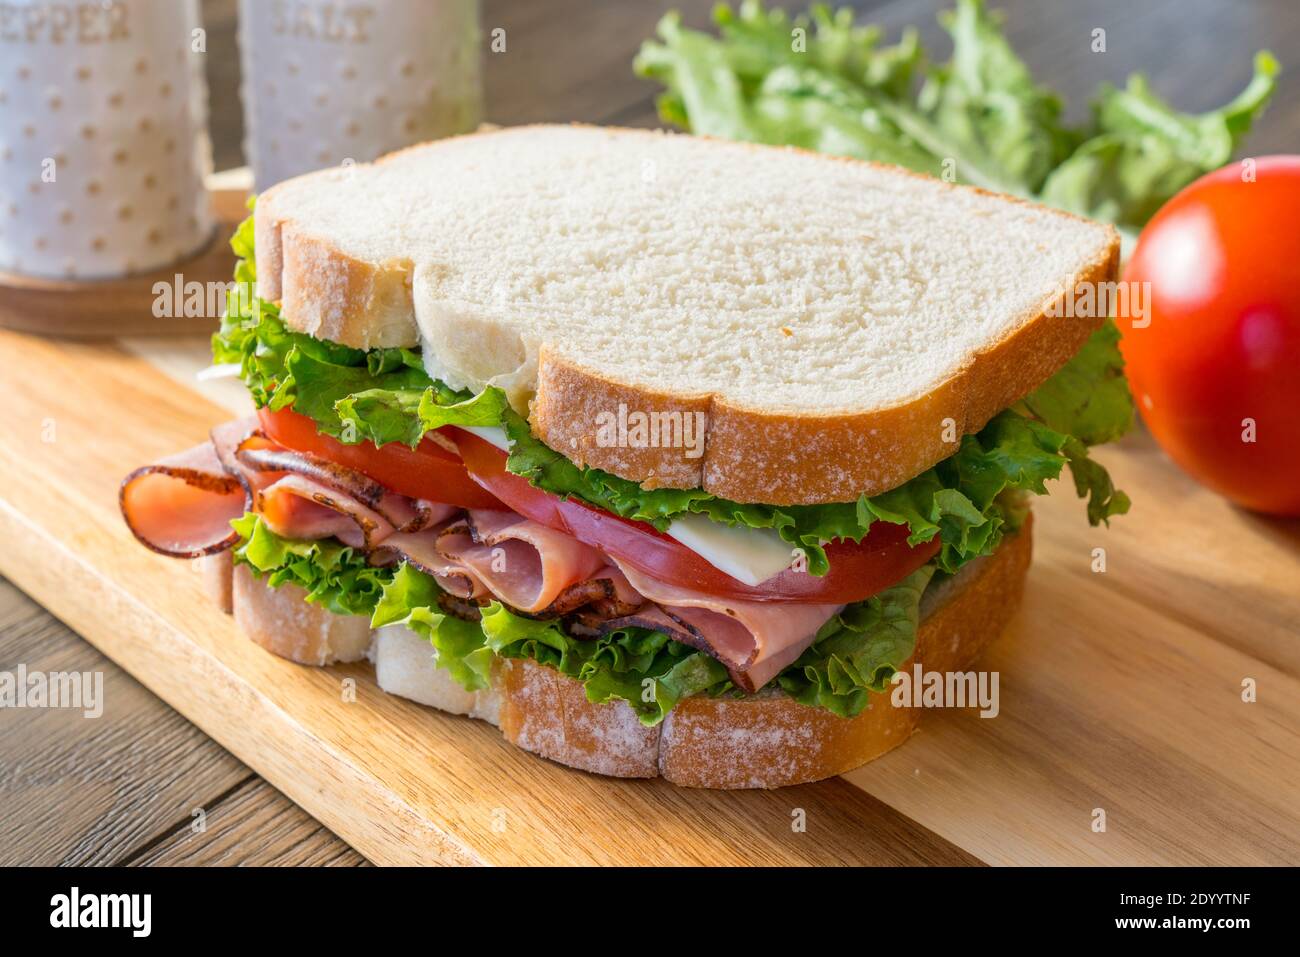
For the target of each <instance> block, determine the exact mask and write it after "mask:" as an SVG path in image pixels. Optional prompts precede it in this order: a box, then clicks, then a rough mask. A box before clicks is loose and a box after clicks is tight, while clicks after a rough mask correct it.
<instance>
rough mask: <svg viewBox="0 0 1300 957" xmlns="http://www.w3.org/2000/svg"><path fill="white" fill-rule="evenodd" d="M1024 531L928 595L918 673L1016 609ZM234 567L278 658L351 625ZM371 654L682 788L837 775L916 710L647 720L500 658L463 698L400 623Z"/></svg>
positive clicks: (694, 707)
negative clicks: (485, 680)
mask: <svg viewBox="0 0 1300 957" xmlns="http://www.w3.org/2000/svg"><path fill="white" fill-rule="evenodd" d="M1031 528H1032V517H1031V519H1030V520H1029V521H1027V522H1026V524H1025V525H1024V526H1023V527H1022V528H1021V530H1020V532H1019V533H1018V534H1016V535H1012V536H1009V537H1007V538H1006V539H1005V540H1004V541H1003V543H1002V546H1001V547H1000V548H999V549H998V550H997V551H996V552H995V553H994V554H992V555H990V556H988V557H986V558H982V559H977V560H976V561H974V562H971V563H970V564H968V565H967V566H966V567H964V568H963V569H962V570H961V572H960V573H958V575H957V576H955V577H954V578H953V579H951V580H950V581H948V582H946V583H945V584H944V585H943V586H942V587H940V588H934V589H929V590H927V592H926V594H925V597H924V598H923V600H922V607H921V626H920V630H919V633H918V636H917V647H916V653H915V655H914V656H913V658H912V661H920V662H921V663H922V664H923V665H924V667H925V669H926V670H927V671H940V672H947V671H964V670H967V669H969V668H970V667H971V665H972V663H973V662H974V661H975V659H976V658H977V657H978V656H979V654H980V652H981V651H983V649H984V648H985V646H987V645H988V643H989V642H990V641H992V640H993V639H994V638H995V637H997V635H999V634H1000V633H1001V631H1002V629H1003V627H1004V626H1005V624H1006V622H1007V621H1008V619H1009V618H1010V617H1011V615H1012V614H1013V613H1014V611H1015V610H1016V608H1017V606H1018V605H1019V603H1020V597H1021V593H1022V591H1023V589H1024V581H1025V574H1026V572H1027V571H1028V568H1029V561H1030V554H1031V550H1032V544H1031V538H1030V534H1031ZM225 554H226V555H227V556H228V554H229V553H225ZM227 560H228V558H227ZM244 572H245V574H244V575H243V576H241V575H240V574H239V573H238V570H237V572H236V576H235V582H236V591H235V594H234V603H235V618H236V621H237V622H238V623H239V624H240V626H241V627H242V628H244V630H245V633H247V634H248V635H249V636H250V637H251V638H253V640H255V641H257V642H258V643H259V644H261V645H262V646H263V647H266V648H268V649H269V650H271V651H273V652H275V653H277V654H280V655H284V656H286V657H293V656H294V654H297V653H298V652H299V650H300V649H301V648H303V647H304V646H305V645H315V644H316V643H317V636H319V635H321V634H327V633H328V632H329V629H330V628H331V627H332V626H331V624H330V621H329V620H330V619H334V620H335V622H334V624H335V625H337V626H338V627H340V628H343V629H351V628H353V627H354V625H353V622H354V621H356V620H359V619H356V620H354V619H346V618H338V617H337V616H334V615H331V614H330V613H329V612H327V611H323V610H321V609H319V608H317V607H315V606H312V605H307V604H306V603H305V602H303V601H302V598H301V589H296V590H295V589H293V588H290V587H281V588H279V589H272V588H269V587H267V586H265V585H263V584H262V583H260V582H258V581H257V580H256V579H253V578H252V577H251V576H250V575H247V569H244ZM210 574H213V575H217V574H219V573H218V572H215V571H210ZM295 591H296V594H295ZM304 607H305V608H306V609H307V610H306V611H304V610H303V609H304ZM304 634H306V635H308V636H310V637H309V638H307V639H304V637H303V636H304ZM317 657H320V656H319V655H317ZM370 657H371V660H372V661H373V662H374V664H375V673H376V678H377V680H378V683H379V686H380V687H381V688H383V689H384V690H385V691H389V692H391V693H394V694H399V695H402V696H403V697H406V698H411V699H412V700H415V701H418V702H420V703H421V704H426V705H430V706H432V707H435V708H439V709H441V710H443V711H448V712H450V713H452V714H463V715H469V716H471V717H476V718H481V719H483V720H485V721H487V722H489V723H490V724H493V725H497V726H498V727H500V728H501V731H502V734H503V735H504V736H505V738H506V740H507V741H510V742H511V743H512V744H515V745H516V746H518V747H520V748H523V749H525V750H527V751H532V752H534V753H536V754H539V755H541V756H543V757H546V758H550V759H551V760H553V761H557V762H559V763H560V764H564V765H567V766H569V767H573V768H579V769H581V770H585V771H591V772H593V773H597V774H606V775H611V776H615V777H656V776H662V777H664V778H666V779H668V780H669V781H672V782H673V783H675V784H680V785H683V786H686V787H706V788H754V787H764V788H772V787H783V786H785V785H788V784H802V783H806V782H808V781H817V780H820V779H821V778H825V777H830V776H832V775H836V774H842V773H843V772H845V771H848V770H851V769H853V768H856V767H858V766H860V765H862V764H865V763H866V762H868V761H871V760H873V759H875V758H877V757H879V756H880V755H882V754H884V753H885V752H886V751H889V750H891V749H892V748H895V747H897V746H898V745H900V744H902V743H903V742H904V741H906V740H907V738H908V737H909V736H910V735H911V733H912V732H913V731H915V730H916V726H917V723H918V721H919V720H920V714H919V712H918V711H917V710H916V709H912V708H896V707H893V706H892V704H891V702H890V700H889V697H888V696H887V695H873V696H872V701H871V707H870V708H868V709H866V710H864V711H862V712H861V713H860V714H859V715H857V716H856V717H854V718H851V719H844V718H839V717H836V716H835V715H833V714H831V713H830V712H828V711H825V710H821V709H817V708H809V707H806V706H804V705H801V704H797V703H796V702H794V701H792V700H791V699H790V698H788V697H786V696H785V695H784V694H783V693H781V692H780V691H776V690H769V691H764V692H762V693H760V694H758V695H755V696H752V697H749V698H743V699H730V698H708V697H694V698H688V699H686V700H684V701H681V702H678V704H677V707H676V708H674V709H673V711H672V712H670V713H669V715H668V717H667V718H666V719H665V720H664V722H663V723H662V724H661V725H659V726H658V727H655V728H646V727H644V726H643V725H642V724H641V723H640V722H639V721H638V720H637V718H636V715H635V713H634V712H633V711H632V709H631V708H630V707H628V705H627V704H626V703H624V702H621V701H618V702H613V703H609V704H601V705H596V704H591V703H590V702H588V701H587V698H586V694H585V692H584V691H583V688H582V685H581V684H580V683H579V682H577V681H575V680H573V679H571V678H567V677H565V676H564V675H561V674H560V673H559V672H557V671H554V670H553V669H550V668H547V667H545V666H544V665H539V664H537V663H536V662H533V661H529V660H522V659H510V660H503V661H501V662H499V663H498V667H497V669H496V671H495V673H494V675H493V682H492V687H491V688H490V689H488V690H486V691H479V692H475V693H469V692H466V691H465V690H464V689H463V688H461V687H460V686H459V685H458V684H456V683H455V682H454V681H452V680H451V679H450V678H449V677H448V676H447V674H446V672H445V671H443V670H441V669H438V668H437V667H436V666H435V665H434V663H433V655H432V653H431V650H430V648H429V645H428V643H427V642H425V641H423V640H421V639H420V638H418V637H417V636H415V635H414V634H412V633H410V632H409V631H407V630H406V629H404V628H401V627H394V626H389V627H386V628H381V629H379V630H378V631H377V632H376V633H375V640H374V644H373V645H372V646H371V652H370ZM294 660H299V659H298V658H295V659H294ZM308 663H313V662H308ZM911 663H912V662H911V661H909V662H908V664H907V665H906V666H905V667H906V668H910V667H911Z"/></svg>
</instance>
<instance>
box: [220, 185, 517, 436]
mask: <svg viewBox="0 0 1300 957" xmlns="http://www.w3.org/2000/svg"><path fill="white" fill-rule="evenodd" d="M253 205H254V204H253V201H252V200H250V201H249V208H250V209H252V208H253ZM253 237H254V231H253V217H252V216H249V217H248V218H247V219H245V220H244V221H243V222H242V223H241V224H240V225H239V228H238V229H237V230H236V231H235V235H234V237H233V238H232V239H231V241H230V245H231V248H232V249H233V250H234V252H235V255H236V256H238V257H239V260H238V262H237V263H236V265H235V278H236V281H237V285H236V289H235V291H234V293H232V294H231V295H230V296H229V297H228V298H227V302H226V312H225V315H224V316H223V317H222V320H221V328H220V329H219V330H218V331H217V332H216V333H215V334H214V335H213V337H212V357H213V361H214V362H218V363H238V364H239V367H240V378H241V379H242V380H243V381H244V384H245V385H246V386H247V387H248V391H249V393H250V394H251V395H252V396H253V401H254V402H255V403H256V404H257V406H258V407H259V408H261V407H268V408H271V409H275V410H278V409H288V408H291V409H293V410H294V411H296V412H299V413H301V414H303V415H306V416H309V417H310V418H311V419H313V420H314V421H315V423H316V428H317V430H318V431H320V432H322V433H324V434H326V435H330V436H333V437H334V438H336V439H338V440H339V441H341V442H345V443H347V444H356V443H358V442H363V441H369V442H373V443H375V444H376V445H384V444H386V443H389V442H402V443H404V444H406V445H409V446H411V447H412V448H414V447H415V446H416V445H418V444H419V442H420V440H421V438H422V437H423V436H424V433H425V432H428V431H429V430H431V429H436V428H441V427H442V426H444V425H465V426H482V425H500V424H501V414H502V411H503V410H504V409H505V408H506V407H507V404H506V397H505V393H503V392H501V391H500V390H499V389H487V390H485V391H483V392H482V393H480V394H479V395H477V396H476V395H474V394H473V393H472V392H469V391H462V390H456V389H452V388H451V387H449V386H447V385H446V384H445V383H442V382H439V381H437V380H435V379H432V378H430V377H429V374H428V373H427V372H425V370H424V364H423V362H422V361H421V358H420V354H419V352H418V351H416V350H413V349H401V348H388V349H371V350H369V351H366V350H362V349H353V348H349V347H348V346H342V345H339V344H338V343H334V342H329V341H328V340H324V339H316V338H314V337H312V336H309V335H306V334H304V333H298V332H293V331H292V330H290V329H289V328H288V327H287V326H286V325H285V323H284V320H283V319H281V318H280V310H279V307H278V306H276V305H275V304H274V303H270V302H266V301H265V300H263V299H260V298H258V297H257V296H256V295H255V293H254V288H255V286H254V283H255V282H256V279H257V273H256V259H255V250H254V245H253V243H254V238H253Z"/></svg>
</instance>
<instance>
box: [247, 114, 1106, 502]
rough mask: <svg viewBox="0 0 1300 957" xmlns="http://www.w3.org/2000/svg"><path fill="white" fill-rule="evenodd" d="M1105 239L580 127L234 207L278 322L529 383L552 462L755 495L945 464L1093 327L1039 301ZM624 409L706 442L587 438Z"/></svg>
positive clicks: (960, 199)
mask: <svg viewBox="0 0 1300 957" xmlns="http://www.w3.org/2000/svg"><path fill="white" fill-rule="evenodd" d="M1118 253H1119V243H1118V238H1117V236H1116V234H1115V232H1114V230H1113V229H1111V228H1110V227H1109V226H1103V225H1099V224H1095V223H1091V222H1088V221H1086V220H1083V219H1079V218H1077V217H1073V216H1070V215H1068V214H1065V213H1061V212H1057V211H1054V210H1050V209H1047V208H1044V207H1040V206H1035V205H1032V204H1029V203H1024V202H1020V201H1016V200H1012V199H1009V198H1007V197H1002V196H996V195H993V194H990V193H986V192H983V191H980V190H977V189H972V188H967V187H960V186H954V185H950V184H946V183H943V182H940V181H938V180H935V179H931V178H928V177H923V176H919V175H915V174H911V173H907V172H904V171H901V170H898V169H895V168H892V167H886V166H881V165H877V164H870V163H862V162H858V161H854V160H846V159H840V158H835V157H827V156H822V155H818V154H813V153H808V152H804V151H800V150H796V149H788V148H776V147H764V146H754V145H750V144H740V143H730V142H723V141H716V140H711V139H705V138H701V137H692V136H685V135H677V134H667V133H658V132H647V131H637V130H618V129H601V128H595V127H582V126H533V127H520V128H515V129H508V130H501V131H494V132H483V133H478V134H472V135H469V136H463V137H458V138H454V139H450V140H443V141H440V142H437V143H433V144H428V145H425V146H419V147H414V148H411V149H408V150H404V151H402V152H399V153H395V154H392V155H391V156H388V157H385V158H384V159H381V160H379V161H378V162H376V163H374V164H369V165H360V166H353V167H348V168H343V169H335V170H326V171H322V172H318V173H312V174H309V175H307V176H303V177H299V178H297V179H293V180H290V181H288V182H285V183H281V184H279V185H277V186H275V187H274V188H272V189H271V190H269V191H267V192H266V193H265V194H264V195H263V196H262V198H261V199H260V201H259V204H258V208H257V260H258V262H257V266H258V277H259V282H260V284H261V294H262V295H263V297H265V298H267V299H272V300H278V301H279V302H280V303H281V306H282V315H283V316H284V318H285V320H286V321H287V322H288V323H289V324H290V325H291V326H292V327H293V328H295V329H298V330H301V331H304V332H308V333H310V334H312V335H315V336H317V337H320V338H324V339H330V340H334V341H338V342H343V343H346V344H348V345H352V346H357V347H363V348H368V347H374V346H395V345H403V346H414V345H422V346H423V349H424V354H425V361H426V363H427V365H428V366H429V369H430V371H431V372H432V373H433V374H435V375H437V376H438V377H440V378H443V379H444V380H446V381H448V382H449V383H451V384H452V385H455V386H458V387H462V386H467V387H471V388H474V389H480V388H482V387H484V386H486V385H489V384H491V385H499V386H501V387H503V388H505V389H506V390H507V391H508V392H509V393H510V394H511V396H512V400H513V401H515V402H516V404H517V405H518V406H519V407H520V408H524V407H526V406H527V403H528V400H529V399H532V404H531V415H530V420H531V423H532V426H533V429H534V431H535V432H536V433H537V434H538V435H539V436H540V437H541V438H542V439H544V440H545V441H546V442H547V443H549V444H550V445H551V446H553V447H554V448H556V449H557V450H559V451H561V452H563V453H564V454H565V455H566V456H568V457H570V458H572V459H574V460H575V461H578V462H580V463H583V464H590V465H594V466H597V467H600V468H604V469H607V470H609V471H612V472H614V473H616V474H618V475H621V476H623V477H625V478H630V479H633V480H635V481H639V482H642V483H644V484H645V485H647V486H672V487H698V486H702V487H703V488H705V489H707V490H708V491H711V492H714V493H715V494H718V495H722V496H725V497H728V498H732V499H737V500H740V501H760V502H767V503H771V504H790V503H817V502H829V501H848V500H851V499H853V498H856V497H857V496H858V495H859V494H861V493H864V492H866V493H877V492H881V491H884V490H886V489H889V488H892V487H893V486H896V485H898V484H900V483H901V482H903V481H905V480H907V479H909V478H911V477H912V476H914V475H916V474H918V473H919V472H921V471H924V469H925V468H927V467H929V466H930V465H932V464H934V463H935V462H936V461H938V460H939V459H941V458H944V457H946V456H947V455H949V454H951V452H952V445H951V443H950V442H946V441H944V434H945V431H947V432H948V433H949V435H950V434H951V431H952V427H955V429H956V432H957V433H958V434H961V433H965V432H971V431H975V430H977V429H978V428H979V427H980V426H982V425H983V424H984V423H985V422H986V421H987V420H988V419H989V418H991V417H992V416H993V415H995V414H996V413H997V412H999V411H1000V410H1001V409H1003V408H1005V407H1007V406H1008V405H1010V404H1011V403H1013V402H1014V401H1016V400H1017V399H1019V398H1021V397H1023V396H1024V395H1025V394H1026V393H1028V392H1030V391H1032V389H1033V388H1035V387H1036V386H1037V385H1039V384H1040V383H1041V382H1042V381H1043V380H1044V379H1046V378H1047V377H1048V376H1050V375H1051V374H1052V373H1053V372H1054V371H1055V370H1056V369H1057V368H1059V367H1060V365H1061V364H1062V363H1064V362H1065V360H1066V359H1067V358H1068V357H1069V356H1070V355H1072V354H1073V353H1074V352H1075V351H1076V350H1077V349H1078V348H1079V346H1080V345H1081V344H1082V343H1083V341H1084V340H1085V339H1086V338H1087V336H1088V335H1089V333H1090V332H1091V331H1092V329H1093V328H1095V326H1096V324H1097V322H1098V321H1099V320H1093V319H1080V318H1052V317H1049V316H1048V315H1046V314H1045V312H1046V311H1047V310H1048V307H1049V306H1050V305H1051V304H1052V303H1054V302H1056V301H1058V300H1059V299H1060V298H1061V296H1062V295H1063V293H1064V291H1065V289H1066V288H1067V287H1069V286H1072V285H1073V284H1075V283H1076V282H1097V281H1104V280H1110V279H1113V278H1114V275H1115V271H1116V269H1117V266H1118ZM620 404H622V405H623V406H624V407H625V408H626V410H627V411H630V412H634V413H635V412H642V413H653V412H668V413H674V414H677V415H682V414H687V415H690V414H693V413H699V414H700V415H701V416H702V419H701V420H700V421H702V423H703V424H704V427H705V428H706V430H707V442H706V444H705V445H704V448H703V454H692V453H693V452H698V451H699V450H698V448H697V449H691V448H686V447H677V448H662V447H637V446H636V445H635V443H627V442H624V443H622V444H621V445H617V446H610V444H609V443H608V442H603V441H601V436H600V434H599V428H600V425H601V419H600V417H601V416H602V415H604V416H609V415H617V413H618V410H619V406H620ZM947 420H951V422H948V421H947ZM606 421H607V420H606ZM945 426H949V428H948V429H945Z"/></svg>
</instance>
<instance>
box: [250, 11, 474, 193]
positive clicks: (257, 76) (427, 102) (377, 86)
mask: <svg viewBox="0 0 1300 957" xmlns="http://www.w3.org/2000/svg"><path fill="white" fill-rule="evenodd" d="M380 6H382V7H383V11H382V15H380V11H379V7H380ZM292 7H293V10H294V15H293V16H292V17H285V16H284V15H283V8H282V7H280V6H279V5H277V4H272V3H267V2H264V0H240V5H239V34H240V36H239V41H240V42H239V47H240V53H241V56H242V65H243V74H244V84H245V85H244V90H243V94H244V97H243V98H244V115H245V119H246V122H247V129H248V138H247V139H246V141H245V143H244V151H245V153H246V154H247V155H248V156H249V157H251V163H252V166H253V175H254V179H255V181H256V185H257V189H259V190H262V189H266V188H267V187H268V186H271V185H272V184H274V183H277V182H279V181H280V180H282V179H287V178H289V177H291V176H297V175H299V174H300V173H305V172H309V171H310V170H313V169H319V168H321V167H323V166H334V165H337V164H338V163H341V162H342V161H343V160H344V159H348V158H350V159H354V160H356V161H358V162H363V161H366V160H371V159H374V158H375V157H376V156H380V155H382V154H384V153H388V152H391V151H392V150H395V149H400V148H402V147H403V146H409V145H411V144H412V143H420V142H424V141H426V140H432V139H437V138H439V137H442V136H450V135H452V134H455V133H463V132H466V131H467V130H472V129H473V128H474V127H476V126H477V125H478V122H479V116H480V112H481V90H480V79H479V53H478V51H479V25H478V20H477V5H476V3H475V2H474V0H437V2H436V3H431V2H430V0H383V2H382V3H381V2H379V0H357V2H356V3H350V4H344V5H341V4H339V3H338V2H337V0H295V2H294V3H293V5H292ZM277 10H278V11H279V12H278V13H277Z"/></svg>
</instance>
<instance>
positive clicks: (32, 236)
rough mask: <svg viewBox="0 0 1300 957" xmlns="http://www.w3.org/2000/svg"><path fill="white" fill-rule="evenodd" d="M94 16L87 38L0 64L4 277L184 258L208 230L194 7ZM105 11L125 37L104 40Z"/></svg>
mask: <svg viewBox="0 0 1300 957" xmlns="http://www.w3.org/2000/svg"><path fill="white" fill-rule="evenodd" d="M87 6H88V7H94V8H95V9H101V8H98V7H96V6H95V5H94V4H88V5H87ZM110 8H111V10H112V11H113V12H111V13H110V12H107V11H110ZM102 11H104V12H101V14H100V15H99V20H98V21H96V23H97V25H98V27H99V29H100V31H101V35H100V36H99V37H98V39H97V40H96V42H77V38H76V37H75V36H72V35H65V36H62V37H60V38H59V42H57V43H56V42H54V40H53V39H52V38H51V36H50V35H49V31H48V30H47V31H45V32H44V33H43V34H41V35H38V36H36V37H34V38H33V40H32V42H30V43H28V42H24V43H22V44H9V45H7V46H6V48H5V51H4V55H3V57H0V226H3V231H2V232H0V270H5V271H10V272H22V273H25V274H28V275H35V276H49V277H58V278H63V277H66V278H78V279H100V278H109V277H114V276H121V275H125V274H128V273H130V272H137V271H148V270H151V269H155V268H158V267H160V266H165V265H167V264H169V263H172V262H176V261H178V260H181V259H184V258H186V257H188V256H190V255H192V254H193V253H195V252H196V251H197V250H199V249H200V248H202V247H203V246H204V245H205V244H206V243H207V242H208V240H209V238H210V237H211V235H212V229H213V219H212V215H211V211H210V208H209V201H208V197H207V194H206V192H205V190H204V187H203V180H204V177H205V175H206V174H207V173H208V172H209V170H210V169H211V163H212V160H211V144H210V142H209V140H208V134H207V120H206V110H207V87H206V83H205V80H204V77H203V59H202V54H198V53H193V52H191V50H190V37H191V31H192V30H193V29H195V28H196V27H198V26H200V25H201V21H200V18H199V10H198V0H114V3H113V4H112V5H109V6H105V7H103V8H102ZM109 16H114V17H123V18H124V22H125V25H126V29H125V30H120V31H116V33H115V34H114V35H112V36H110V35H109V33H110V31H109V30H108V28H107V26H106V24H107V20H106V19H105V18H106V17H109Z"/></svg>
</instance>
